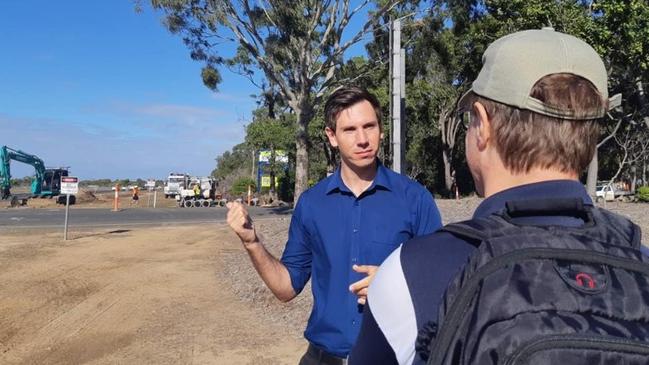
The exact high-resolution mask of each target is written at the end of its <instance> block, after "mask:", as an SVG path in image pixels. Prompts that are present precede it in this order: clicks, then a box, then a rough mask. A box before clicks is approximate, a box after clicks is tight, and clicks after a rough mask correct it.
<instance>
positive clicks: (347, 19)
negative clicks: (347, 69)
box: [151, 0, 398, 199]
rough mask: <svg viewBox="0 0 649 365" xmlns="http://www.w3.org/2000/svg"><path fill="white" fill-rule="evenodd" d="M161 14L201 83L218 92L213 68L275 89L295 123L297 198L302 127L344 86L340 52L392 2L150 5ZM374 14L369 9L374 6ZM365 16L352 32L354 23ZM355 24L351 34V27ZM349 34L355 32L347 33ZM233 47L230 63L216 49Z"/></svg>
mask: <svg viewBox="0 0 649 365" xmlns="http://www.w3.org/2000/svg"><path fill="white" fill-rule="evenodd" d="M151 3H152V5H153V6H154V7H155V8H158V9H163V10H164V11H165V12H166V21H165V23H166V26H167V28H168V29H169V30H170V31H171V32H172V33H177V34H181V35H182V36H183V41H184V42H185V44H186V45H187V47H188V48H189V49H190V52H191V57H192V58H193V59H194V60H197V61H200V62H203V63H204V67H203V70H202V78H203V82H204V83H205V85H206V86H208V87H209V88H211V89H214V90H216V88H217V86H218V84H219V83H220V82H221V75H220V71H219V67H221V66H224V67H227V68H230V69H233V70H235V71H237V72H239V73H241V74H242V75H244V76H246V77H247V78H248V79H249V80H250V81H251V82H252V83H254V84H256V85H260V82H259V79H260V77H262V78H264V79H265V80H266V81H267V83H268V84H270V85H273V86H274V87H277V90H278V93H279V95H281V97H282V98H283V99H284V101H285V102H286V104H287V105H288V106H289V107H290V108H291V109H292V111H293V112H294V113H295V115H296V118H297V123H296V131H295V141H296V176H295V198H296V199H297V197H299V195H300V194H301V193H302V192H303V191H304V190H305V189H306V188H307V183H308V164H309V158H308V145H309V140H308V126H309V122H310V121H311V119H312V118H313V115H314V111H315V108H316V106H317V105H318V104H319V103H320V102H321V100H322V98H323V97H324V95H325V94H326V93H327V92H328V91H329V90H330V89H331V88H332V87H335V86H336V84H337V83H340V82H341V81H343V80H339V79H336V78H335V77H334V75H335V72H336V69H337V67H339V65H340V64H341V63H342V62H343V56H344V54H345V52H346V51H347V50H348V49H349V48H350V47H351V46H352V45H354V44H356V43H358V42H359V41H361V40H363V39H364V37H365V36H366V35H367V34H368V33H370V32H371V31H372V29H373V28H374V26H375V25H376V24H377V23H378V22H379V21H380V20H381V17H382V15H383V14H385V13H386V12H388V11H389V10H390V9H392V8H393V7H394V6H395V5H396V4H397V3H398V0H381V1H378V2H376V3H374V2H372V1H370V0H362V1H359V2H358V4H357V5H356V4H352V2H351V1H350V0H290V1H287V0H281V1H280V0H259V1H249V0H239V1H223V0H220V1H219V0H151ZM373 4H374V5H376V6H374V7H373V6H372V5H373ZM362 14H367V19H365V20H363V21H362V22H360V26H358V25H357V24H358V23H357V22H356V18H357V17H361V16H362ZM352 23H353V24H354V27H352V26H351V24H352ZM352 28H353V29H352ZM223 42H233V43H235V44H236V45H237V51H236V53H235V54H234V55H224V54H222V52H221V50H222V49H223V47H221V44H222V43H223Z"/></svg>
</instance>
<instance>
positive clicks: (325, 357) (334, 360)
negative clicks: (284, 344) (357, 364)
mask: <svg viewBox="0 0 649 365" xmlns="http://www.w3.org/2000/svg"><path fill="white" fill-rule="evenodd" d="M306 352H307V354H309V356H311V357H312V358H314V359H318V360H319V361H320V364H323V365H325V364H326V365H346V364H347V359H344V358H342V357H338V356H336V355H332V354H330V353H328V352H327V351H325V350H322V349H319V348H317V347H315V346H313V344H311V343H309V348H308V349H307V350H306Z"/></svg>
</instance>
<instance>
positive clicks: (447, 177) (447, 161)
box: [442, 148, 453, 192]
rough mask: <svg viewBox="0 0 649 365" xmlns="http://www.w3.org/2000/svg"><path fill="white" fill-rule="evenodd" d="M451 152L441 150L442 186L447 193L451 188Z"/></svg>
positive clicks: (445, 149)
mask: <svg viewBox="0 0 649 365" xmlns="http://www.w3.org/2000/svg"><path fill="white" fill-rule="evenodd" d="M452 153H453V151H451V150H449V149H448V148H444V149H443V150H442V159H443V160H444V185H445V186H446V190H447V191H449V192H450V191H451V189H452V188H453V171H451V168H452V167H451V155H452Z"/></svg>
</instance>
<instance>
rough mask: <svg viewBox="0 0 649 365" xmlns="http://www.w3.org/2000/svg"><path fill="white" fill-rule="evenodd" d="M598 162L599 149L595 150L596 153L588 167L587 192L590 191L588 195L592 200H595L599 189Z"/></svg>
mask: <svg viewBox="0 0 649 365" xmlns="http://www.w3.org/2000/svg"><path fill="white" fill-rule="evenodd" d="M597 164H598V162H597V149H595V153H594V154H593V159H592V160H591V161H590V164H589V165H588V177H586V190H587V191H588V195H590V197H591V198H593V199H595V194H596V192H595V191H596V189H597V170H598V165H597Z"/></svg>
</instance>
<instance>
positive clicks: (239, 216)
mask: <svg viewBox="0 0 649 365" xmlns="http://www.w3.org/2000/svg"><path fill="white" fill-rule="evenodd" d="M225 206H226V207H227V208H228V216H227V222H228V225H229V226H230V228H232V230H233V231H234V233H236V234H237V236H239V239H241V242H242V243H243V244H244V245H246V246H247V245H251V244H254V243H257V242H259V239H258V238H257V233H256V232H255V227H254V226H253V224H252V219H251V218H250V215H248V211H247V210H246V208H245V207H244V206H243V204H241V203H239V202H228V203H227V204H226V205H225Z"/></svg>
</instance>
